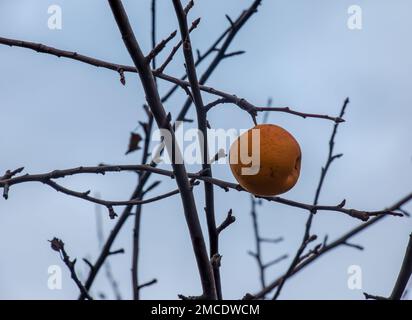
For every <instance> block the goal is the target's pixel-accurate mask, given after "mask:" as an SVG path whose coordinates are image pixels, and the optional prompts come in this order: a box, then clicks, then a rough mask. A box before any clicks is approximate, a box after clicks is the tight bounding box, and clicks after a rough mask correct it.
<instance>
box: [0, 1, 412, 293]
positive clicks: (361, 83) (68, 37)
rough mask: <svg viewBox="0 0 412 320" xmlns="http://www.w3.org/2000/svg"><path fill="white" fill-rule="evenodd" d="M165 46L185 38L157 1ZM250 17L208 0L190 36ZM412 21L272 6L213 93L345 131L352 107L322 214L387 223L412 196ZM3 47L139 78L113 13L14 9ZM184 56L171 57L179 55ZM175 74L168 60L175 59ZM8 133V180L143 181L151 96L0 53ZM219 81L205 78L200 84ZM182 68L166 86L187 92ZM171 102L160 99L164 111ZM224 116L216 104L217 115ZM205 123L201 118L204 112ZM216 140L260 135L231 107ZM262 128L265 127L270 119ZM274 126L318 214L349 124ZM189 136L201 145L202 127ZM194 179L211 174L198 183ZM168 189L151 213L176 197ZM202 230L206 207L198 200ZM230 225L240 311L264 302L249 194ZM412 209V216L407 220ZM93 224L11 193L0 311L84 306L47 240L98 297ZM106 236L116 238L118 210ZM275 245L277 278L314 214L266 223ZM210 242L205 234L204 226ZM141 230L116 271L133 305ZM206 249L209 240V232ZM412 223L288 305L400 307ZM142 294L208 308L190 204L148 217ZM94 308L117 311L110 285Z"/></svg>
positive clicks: (219, 206)
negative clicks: (31, 46) (333, 155)
mask: <svg viewBox="0 0 412 320" xmlns="http://www.w3.org/2000/svg"><path fill="white" fill-rule="evenodd" d="M123 2H124V4H125V7H126V9H127V11H128V14H129V17H130V20H131V22H132V25H133V28H134V31H135V33H136V37H137V39H138V41H139V42H140V44H141V46H142V48H143V50H144V51H145V52H148V50H150V46H151V44H150V1H149V0H137V1H136V0H135V1H131V0H128V1H126V0H125V1H123ZM158 2H160V4H159V5H158V15H159V16H158V22H159V26H158V38H163V37H165V36H167V35H169V34H170V32H171V31H172V30H174V29H176V28H177V22H176V18H175V16H174V12H173V8H172V5H171V1H158ZM251 2H252V0H228V1H218V0H208V1H206V0H198V1H196V5H195V7H194V9H193V10H192V11H191V13H190V18H191V19H195V18H197V17H199V16H201V17H202V21H201V24H200V25H199V27H198V28H197V29H196V31H194V32H193V34H192V43H193V45H194V46H195V48H198V49H199V50H200V51H201V52H203V51H204V50H206V49H207V48H208V47H209V45H210V44H211V43H212V42H213V41H214V39H216V38H217V37H218V36H219V35H220V33H221V32H222V30H224V29H225V28H226V27H227V25H228V21H227V20H226V18H225V14H229V15H230V16H232V17H236V16H237V15H238V14H239V13H240V12H241V10H243V9H244V8H246V7H248V6H249V5H250V3H251ZM353 4H356V5H358V6H360V8H361V9H362V29H361V30H351V29H349V28H348V26H347V21H348V18H349V14H348V8H349V7H350V6H351V5H353ZM50 5H59V6H60V7H61V9H62V19H63V24H62V29H61V30H50V29H49V28H48V24H47V21H48V18H49V14H48V8H49V6H50ZM410 9H411V3H410V1H407V0H395V1H388V0H375V1H364V0H356V1H352V0H351V1H346V0H339V1H322V0H313V1H303V0H293V1H291V0H287V1H286V0H263V4H262V6H260V7H259V12H258V13H257V14H256V15H254V16H253V17H252V18H251V20H250V21H249V22H248V24H247V25H246V26H245V27H244V28H243V29H242V30H241V32H240V33H239V34H238V36H237V37H236V39H235V41H234V42H233V44H232V46H231V50H233V51H236V50H246V54H244V55H242V56H237V57H234V58H231V59H227V60H225V61H224V62H222V63H221V65H220V67H219V69H218V70H217V71H216V72H215V73H214V74H213V76H212V77H211V79H210V81H209V82H208V84H210V85H211V86H213V87H216V88H219V89H221V90H224V91H227V92H230V93H235V94H237V95H238V96H239V97H244V98H247V99H248V100H250V101H251V102H253V103H255V104H256V105H264V104H265V103H266V101H267V99H268V98H269V97H272V98H273V104H274V106H286V105H287V106H291V107H293V108H294V109H296V110H300V111H304V112H313V113H327V114H330V115H336V114H338V112H339V110H340V107H341V105H342V103H343V101H344V99H345V98H346V97H348V96H349V97H350V100H351V102H350V104H349V106H348V109H347V114H346V115H345V119H346V122H345V123H344V124H342V125H341V127H340V128H339V133H338V136H337V139H336V143H337V145H336V152H339V153H343V154H344V156H343V157H342V158H341V159H340V160H339V161H337V162H335V163H334V164H333V167H332V168H331V171H330V173H329V175H328V177H327V180H326V182H325V185H324V189H323V192H322V194H321V197H320V203H322V204H337V203H339V202H340V201H342V200H343V199H346V200H347V201H346V203H347V206H348V207H353V208H357V209H364V210H379V209H382V208H385V207H387V206H390V205H391V204H393V203H395V202H396V201H397V200H399V199H400V198H402V197H403V196H404V195H406V194H408V193H409V192H410V191H411V189H412V147H411V146H412V142H411V141H412V130H411V119H412V107H411V105H412V91H411V90H410V85H411V78H410V77H411V71H412V60H411V57H412V46H411V44H410V34H409V30H411V28H412V21H411V20H410V17H409V12H410ZM0 36H1V37H8V38H15V39H21V40H27V41H34V42H41V43H44V44H47V45H50V46H54V47H58V48H61V49H66V50H73V51H74V50H75V51H78V52H79V53H82V54H86V55H91V56H93V57H96V58H100V59H105V60H108V61H113V62H117V63H125V64H131V63H132V62H131V59H130V57H129V56H128V53H127V51H126V49H125V48H124V45H123V43H122V40H121V36H120V35H119V32H118V29H117V27H116V25H115V22H114V19H113V17H112V14H111V11H110V9H109V6H108V4H107V2H106V1H101V0H88V1H81V0H71V1H67V0H65V1H64V0H60V1H59V0H53V1H51V0H1V1H0ZM169 47H170V46H169ZM169 47H168V49H166V50H165V52H164V54H163V55H161V56H160V57H159V59H160V60H161V61H162V58H164V57H165V54H167V53H168V52H169V51H168V50H170V48H169ZM0 56H1V59H0V71H1V72H0V92H1V128H2V134H1V135H0V150H1V153H0V156H1V158H0V160H1V161H0V171H1V172H4V171H5V170H7V169H14V168H17V167H20V166H24V167H25V170H26V172H29V173H38V172H47V171H51V170H54V169H63V168H70V167H75V166H79V165H96V164H98V163H101V162H104V163H113V164H120V163H122V164H126V163H127V164H134V163H137V162H138V161H140V154H139V153H132V154H130V155H128V156H125V155H124V153H125V150H126V148H127V143H128V137H129V134H130V132H131V131H133V130H135V128H136V127H137V125H138V121H139V120H144V119H145V114H144V111H143V109H142V104H143V103H144V93H143V90H142V87H141V85H140V82H139V80H138V77H137V76H136V75H131V74H127V75H126V86H122V85H121V84H120V82H119V76H118V74H117V73H115V72H112V71H110V70H104V69H100V68H95V67H93V66H89V65H85V64H82V63H80V62H75V61H71V60H68V59H64V58H61V59H58V58H56V57H54V56H49V55H45V54H38V53H35V52H33V51H30V50H27V49H22V48H15V47H13V48H10V47H8V46H3V45H2V46H0ZM205 66H207V61H206V62H205V63H204V64H202V65H201V67H200V69H199V72H201V71H202V70H204V67H205ZM183 72H184V68H183V58H182V56H181V55H178V56H177V57H176V58H175V59H174V60H173V63H172V64H171V65H170V66H169V67H168V68H167V73H169V74H171V75H174V76H177V77H179V76H181V75H182V73H183ZM169 87H170V85H169V84H167V83H165V82H160V83H159V88H160V90H161V92H162V93H164V92H166V90H167V89H168V88H169ZM184 99H185V93H184V92H177V93H176V94H175V95H174V96H173V97H172V98H171V99H170V100H168V102H167V103H166V104H165V108H166V109H167V111H170V112H171V113H172V114H173V115H176V114H177V112H178V111H179V110H180V107H181V106H182V103H183V102H184ZM204 99H205V100H206V101H211V100H212V99H213V97H209V96H206V95H205V97H204ZM189 116H190V117H193V116H194V112H193V110H191V111H190V114H189ZM209 117H210V120H209V121H210V123H211V125H212V126H213V127H215V128H223V129H231V128H235V129H237V130H239V129H248V128H250V127H251V126H252V125H253V124H252V122H251V120H250V117H249V116H248V115H247V114H246V113H244V112H242V111H241V110H239V109H238V108H236V107H235V106H232V105H224V106H221V107H218V108H216V109H215V110H213V111H211V112H210V114H209ZM259 120H260V121H261V120H262V117H260V118H259ZM269 122H270V123H274V124H278V125H280V126H282V127H284V128H285V129H287V130H288V131H290V132H291V133H292V134H293V135H294V136H295V137H296V139H297V140H298V141H299V143H300V146H301V148H302V154H303V162H302V168H301V177H300V180H299V182H298V184H297V185H296V187H295V188H293V189H292V190H291V191H289V192H288V193H286V194H285V195H284V196H285V197H287V198H289V199H293V200H297V201H302V202H311V201H312V199H313V196H314V192H315V188H316V185H317V182H318V178H319V174H320V168H321V166H322V165H323V163H324V162H325V160H326V156H327V143H328V139H329V135H330V133H331V130H332V126H333V123H332V122H330V121H326V120H321V119H301V118H298V117H295V116H292V115H288V114H280V113H272V114H271V115H270V117H269ZM187 127H190V125H188V126H187ZM189 170H190V171H196V170H198V167H197V166H190V167H189ZM214 172H215V175H216V176H217V177H219V178H221V179H225V180H228V181H232V182H234V178H233V177H232V175H231V173H230V169H229V167H228V166H227V165H223V164H222V165H219V164H218V165H215V167H214ZM162 181H163V183H162V184H161V185H160V187H159V188H158V189H156V190H155V191H153V192H152V194H153V195H155V194H160V193H162V192H166V191H170V190H172V189H173V188H175V185H174V182H173V181H169V180H167V179H162ZM61 182H62V183H63V184H64V185H65V186H68V187H72V188H74V189H76V190H79V191H85V190H88V189H91V190H92V192H94V193H95V192H99V193H100V194H101V195H102V197H103V198H105V199H116V200H125V199H127V198H128V197H129V195H130V193H131V191H132V190H133V188H134V185H135V183H136V176H135V175H134V174H128V173H121V174H108V175H105V176H93V175H79V176H76V177H70V178H67V179H64V180H63V181H61ZM195 193H196V198H197V200H198V209H199V210H198V211H199V212H200V213H202V212H203V211H202V209H201V208H202V207H203V199H202V195H203V192H202V190H201V188H197V190H196V191H195ZM215 193H216V213H217V218H216V219H217V221H218V222H219V221H222V220H223V219H224V217H225V215H226V213H227V211H228V210H229V209H230V208H232V209H233V213H234V215H235V216H236V218H237V221H236V223H235V224H233V225H231V226H230V228H228V229H227V230H226V231H225V232H224V233H223V234H222V236H221V254H222V255H223V259H222V267H221V273H222V279H223V282H222V285H223V294H224V297H225V298H233V299H237V298H240V297H242V296H243V295H244V294H245V293H246V292H251V293H253V292H255V291H257V290H258V289H259V281H258V270H257V266H256V262H255V261H254V260H253V259H252V258H251V257H250V256H249V255H248V254H247V251H248V250H252V249H253V248H254V242H253V241H254V240H253V239H254V238H253V229H252V224H251V216H250V199H249V197H248V196H247V195H246V194H245V193H238V192H235V191H231V192H228V193H225V192H224V191H223V190H220V189H216V192H215ZM408 208H409V209H412V206H411V204H410V205H409V206H405V209H408ZM96 211H97V213H98V212H99V210H96V208H95V206H94V205H93V204H91V203H88V202H85V201H83V200H79V199H75V198H70V197H67V196H65V195H62V194H60V193H56V192H55V191H53V190H51V189H50V188H48V187H47V186H44V185H41V184H36V183H27V184H21V185H17V186H15V187H12V188H11V190H10V198H9V199H8V200H7V201H5V200H4V199H1V200H0V253H1V254H0V283H1V284H2V285H1V286H0V298H3V299H13V298H14V299H15V298H17V299H20V298H35V299H73V298H76V297H77V293H78V292H77V288H76V287H75V285H74V283H73V282H72V281H71V279H70V276H69V273H68V270H67V269H66V268H65V266H64V265H63V264H62V262H61V261H60V259H59V256H58V254H57V253H56V252H54V251H52V250H51V249H50V246H49V243H48V242H47V240H48V239H51V238H52V237H54V236H56V237H59V238H61V239H63V241H64V242H65V243H66V249H67V251H68V253H69V254H70V255H71V256H72V257H77V258H78V261H79V262H78V263H77V269H78V271H79V274H80V277H81V278H82V279H84V277H85V275H86V274H87V272H88V269H87V266H86V265H85V264H84V263H83V262H82V261H81V258H83V257H88V258H89V259H91V260H94V259H95V258H96V257H97V255H98V247H99V246H98V241H97V237H96ZM101 214H103V215H104V216H103V223H104V231H105V233H106V234H108V232H109V231H110V230H111V228H112V227H113V225H114V224H115V223H116V220H110V219H109V218H108V217H107V216H106V215H105V214H106V211H105V210H102V213H101ZM258 216H259V225H260V229H261V232H262V235H263V236H265V237H279V236H282V237H284V239H285V240H284V241H283V242H281V243H279V244H275V245H274V244H267V245H265V246H264V250H263V256H264V257H263V258H264V260H265V261H270V260H272V259H274V258H276V257H279V256H281V255H283V254H285V253H288V254H289V256H292V255H293V254H294V252H295V251H296V250H297V248H298V246H299V244H300V241H301V238H302V235H303V230H304V223H305V220H306V217H307V213H306V212H305V211H302V210H300V209H296V208H290V207H286V206H284V205H280V204H275V203H263V205H262V206H260V207H259V208H258ZM201 220H202V224H203V226H205V221H204V220H205V219H204V216H203V215H201ZM357 224H359V222H358V221H356V220H354V219H353V218H350V217H348V216H345V215H342V214H336V213H333V212H320V213H319V214H317V215H316V217H315V219H314V226H313V232H314V233H316V234H317V235H318V236H319V237H320V238H323V237H324V235H326V234H327V235H328V236H329V239H331V240H332V239H334V238H335V237H338V236H339V235H341V234H343V233H345V232H346V231H347V230H349V229H350V228H352V227H354V226H356V225H357ZM132 229H133V219H129V221H128V222H127V223H126V225H125V226H124V228H123V229H122V232H121V234H120V235H119V237H118V239H117V241H116V242H115V244H114V247H113V248H114V249H117V248H124V249H125V250H126V253H125V254H124V255H117V256H114V257H111V258H110V262H111V265H112V269H113V272H114V274H115V277H116V279H117V280H118V282H119V284H120V289H121V293H122V296H123V297H124V298H130V297H131V277H130V263H131V243H132ZM204 230H205V232H206V229H204ZM411 231H412V223H411V222H410V220H409V219H407V218H396V217H389V218H385V219H384V220H383V221H382V222H379V223H378V224H377V225H375V226H373V227H372V228H370V229H368V230H367V231H365V232H364V233H362V234H360V235H358V236H356V237H355V238H354V239H353V243H356V244H359V245H362V246H364V247H365V250H364V251H358V250H354V249H352V248H349V247H340V248H338V249H336V250H334V251H333V252H331V253H328V254H327V255H325V256H323V257H321V258H320V259H319V260H317V262H315V263H313V264H312V265H311V266H309V267H308V268H306V269H305V270H304V271H302V272H300V273H299V274H298V275H296V276H295V277H293V278H292V279H291V280H290V281H289V282H288V283H287V284H286V285H285V288H284V290H283V291H282V294H281V298H283V299H298V298H302V299H310V298H313V299H362V298H363V295H362V291H367V292H370V293H373V294H377V295H388V294H389V293H390V291H391V289H392V287H393V284H394V281H395V279H396V276H397V272H398V271H399V267H400V265H401V262H402V258H403V254H404V250H405V247H406V244H407V241H408V235H409V233H410V232H411ZM289 263H290V258H289V260H285V261H283V262H281V263H279V264H277V265H275V266H273V267H272V268H270V269H269V270H268V272H267V275H266V277H267V279H268V281H269V280H270V279H275V278H276V277H277V276H279V275H281V274H282V273H283V272H284V271H285V270H286V269H287V267H288V265H289ZM51 265H59V266H61V267H62V274H63V281H62V290H50V289H49V288H48V286H47V281H48V276H49V275H48V268H49V266H51ZM353 265H356V266H359V267H360V268H361V270H362V289H361V290H351V289H349V288H348V285H347V282H348V277H349V275H348V268H349V267H350V266H353ZM140 278H141V279H142V281H147V280H151V279H152V278H157V279H158V283H157V284H156V285H154V286H152V287H149V288H147V289H144V290H143V291H142V298H144V299H156V298H159V299H174V298H176V295H177V294H178V293H183V294H188V295H195V294H199V293H200V290H201V288H200V282H199V278H198V275H197V270H196V264H195V260H194V256H193V253H192V249H191V245H190V241H189V234H188V232H187V228H186V225H185V221H184V217H183V212H182V207H181V202H180V199H179V197H178V196H175V197H173V198H170V199H167V200H164V201H162V202H156V203H152V204H149V205H147V206H144V209H143V218H142V239H141V269H140ZM91 292H92V294H94V295H97V294H99V293H100V292H103V293H105V294H106V296H107V297H109V298H112V297H113V293H112V291H111V288H110V286H109V284H108V281H107V279H106V278H105V276H104V273H103V272H101V273H100V274H99V277H98V278H97V280H96V282H95V284H94V286H93V288H92V291H91Z"/></svg>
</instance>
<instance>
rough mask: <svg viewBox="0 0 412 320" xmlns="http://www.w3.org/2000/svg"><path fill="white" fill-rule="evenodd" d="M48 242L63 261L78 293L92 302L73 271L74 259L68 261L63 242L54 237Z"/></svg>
mask: <svg viewBox="0 0 412 320" xmlns="http://www.w3.org/2000/svg"><path fill="white" fill-rule="evenodd" d="M49 241H50V245H51V248H52V249H53V250H54V251H57V252H58V253H59V254H60V257H61V259H62V260H63V262H64V264H65V265H66V266H67V268H68V269H69V270H70V275H71V277H72V279H73V281H74V282H75V283H76V285H77V287H78V288H79V290H80V292H81V293H83V294H84V295H85V296H86V298H87V299H89V300H93V298H92V297H91V296H90V295H89V293H88V292H87V289H86V288H85V287H84V286H83V284H82V283H81V281H80V280H79V278H78V277H77V274H76V270H75V269H74V265H75V264H76V259H74V260H70V257H69V256H68V254H67V252H66V250H65V249H64V242H63V241H62V240H60V239H58V238H56V237H54V238H53V239H52V240H49Z"/></svg>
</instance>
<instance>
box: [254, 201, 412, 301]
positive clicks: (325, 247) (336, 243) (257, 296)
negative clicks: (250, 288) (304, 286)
mask: <svg viewBox="0 0 412 320" xmlns="http://www.w3.org/2000/svg"><path fill="white" fill-rule="evenodd" d="M410 201H412V193H410V194H408V195H406V196H405V197H403V198H402V199H400V200H399V201H398V202H396V203H395V204H393V205H392V206H390V207H388V210H390V211H396V210H399V209H401V207H402V206H403V205H405V204H406V203H408V202H410ZM385 217H387V216H386V215H381V216H377V217H374V218H372V219H370V220H369V221H367V222H365V223H362V224H360V225H359V226H357V227H355V228H353V229H351V230H349V231H348V232H346V233H345V234H344V235H342V236H341V237H339V238H337V239H336V240H334V241H333V242H331V243H328V244H326V242H325V243H324V245H323V246H322V247H321V249H320V250H319V251H318V253H317V254H316V255H312V256H311V257H309V258H308V259H306V260H304V261H302V262H301V263H299V264H298V265H297V266H296V267H295V268H294V269H293V271H292V272H291V273H290V274H289V275H288V278H290V277H292V276H293V275H295V274H297V273H298V272H299V271H301V270H302V269H304V268H305V267H306V266H308V265H310V264H311V263H312V262H314V261H316V260H317V259H318V258H320V257H321V256H323V255H324V254H325V253H327V252H329V251H331V250H333V249H335V248H337V247H340V246H342V245H344V244H345V243H347V241H348V240H349V239H351V238H352V237H354V236H355V235H357V234H359V233H360V232H362V231H364V230H366V229H367V228H369V227H370V226H372V225H374V224H376V223H377V222H379V221H381V220H382V219H383V218H385ZM284 277H286V273H285V274H284V275H282V276H281V277H279V278H278V279H276V280H275V281H273V282H271V283H270V284H269V285H267V286H266V287H265V288H264V289H262V290H260V291H259V292H257V293H255V294H253V295H247V297H248V298H250V299H261V298H263V297H264V296H265V295H266V294H268V293H269V292H271V291H272V290H274V289H275V288H277V287H278V286H279V285H280V284H281V283H282V282H283V279H284Z"/></svg>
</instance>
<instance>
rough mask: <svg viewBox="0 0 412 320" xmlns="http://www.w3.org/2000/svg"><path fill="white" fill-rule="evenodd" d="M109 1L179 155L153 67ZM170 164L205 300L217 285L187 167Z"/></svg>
mask: <svg viewBox="0 0 412 320" xmlns="http://www.w3.org/2000/svg"><path fill="white" fill-rule="evenodd" d="M109 4H110V7H111V9H112V12H113V15H114V17H115V19H116V22H117V25H118V27H119V30H120V32H121V34H122V38H123V41H124V43H125V46H126V48H127V49H128V51H129V54H130V56H131V58H132V60H133V62H134V64H135V66H136V69H137V70H139V76H140V80H141V82H142V85H143V88H144V90H145V93H146V99H147V102H148V105H149V107H150V110H151V111H152V113H153V116H154V118H155V120H156V122H157V125H158V127H159V128H160V129H166V130H168V131H169V132H170V133H171V136H172V145H173V146H175V149H176V150H169V154H174V153H173V151H175V152H177V154H180V151H179V150H177V149H178V148H177V146H176V143H175V142H176V140H175V139H176V137H175V136H174V132H173V129H172V126H171V124H170V121H168V120H167V115H166V112H165V110H164V108H163V105H162V102H161V100H160V97H159V93H158V91H157V88H156V84H155V81H154V77H153V73H152V70H151V68H150V67H149V66H148V65H147V64H146V63H145V57H144V55H143V53H142V51H141V49H140V47H139V44H138V42H137V41H136V38H135V36H134V33H133V30H132V28H131V26H130V23H129V20H128V17H127V14H126V12H125V10H124V8H123V5H122V3H121V1H119V0H109ZM172 166H173V171H174V174H175V177H176V182H177V185H178V187H179V190H180V194H181V199H182V203H183V207H184V212H185V218H186V222H187V225H188V228H189V232H190V235H191V239H192V246H193V250H194V253H195V256H196V261H197V264H198V269H199V274H200V278H201V281H202V288H203V293H204V295H205V296H206V297H207V298H208V299H215V298H216V288H215V285H214V279H213V273H212V270H211V266H210V262H209V259H208V256H207V251H206V246H205V244H204V238H203V234H202V230H201V227H200V222H199V218H198V215H197V210H196V205H195V201H194V198H193V193H192V190H191V187H190V184H189V180H188V177H187V173H186V169H185V166H184V165H183V164H177V163H174V164H173V165H172Z"/></svg>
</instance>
